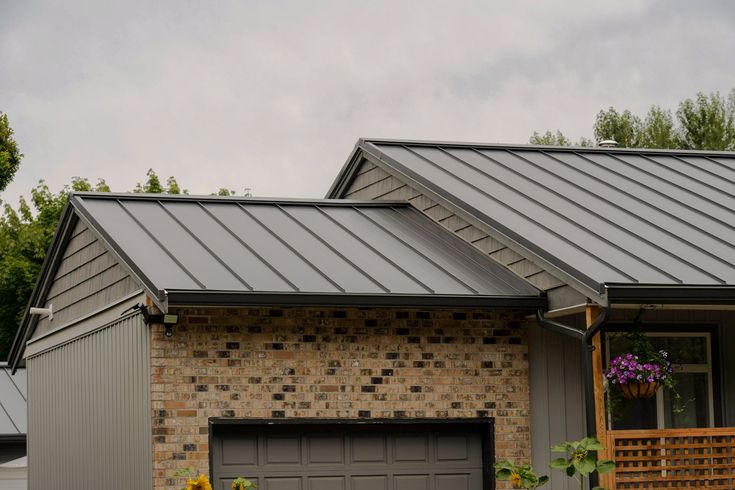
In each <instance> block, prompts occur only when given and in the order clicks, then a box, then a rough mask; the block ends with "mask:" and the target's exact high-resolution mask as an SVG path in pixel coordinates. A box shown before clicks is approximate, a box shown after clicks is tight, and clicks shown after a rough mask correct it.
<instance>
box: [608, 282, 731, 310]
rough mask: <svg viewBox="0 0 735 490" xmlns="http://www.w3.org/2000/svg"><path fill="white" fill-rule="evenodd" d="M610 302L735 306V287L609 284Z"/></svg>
mask: <svg viewBox="0 0 735 490" xmlns="http://www.w3.org/2000/svg"><path fill="white" fill-rule="evenodd" d="M605 289H606V291H607V297H608V303H609V304H672V305H735V286H730V285H693V286H689V285H685V286H681V285H670V286H669V285H661V284H606V285H605Z"/></svg>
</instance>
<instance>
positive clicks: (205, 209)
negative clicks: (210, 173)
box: [197, 201, 299, 291]
mask: <svg viewBox="0 0 735 490" xmlns="http://www.w3.org/2000/svg"><path fill="white" fill-rule="evenodd" d="M197 204H198V205H199V207H200V208H201V209H202V210H203V211H204V212H205V213H206V214H207V216H209V217H210V218H212V220H213V221H214V222H215V223H217V224H218V225H219V226H220V227H221V228H222V229H223V230H225V231H226V232H227V233H228V234H229V235H230V236H231V237H232V238H234V239H235V240H236V241H237V243H239V244H240V245H241V246H243V247H244V248H245V249H246V250H247V251H248V252H250V253H251V254H253V256H254V257H255V258H256V259H258V260H260V262H261V263H262V264H263V265H264V266H265V267H267V268H268V269H270V270H271V271H272V272H273V273H274V274H275V275H277V276H278V277H279V278H280V279H281V280H283V281H284V282H285V283H286V284H288V285H289V286H290V287H291V289H293V290H295V291H299V287H298V286H296V285H295V284H294V283H292V282H291V281H290V280H289V279H288V278H287V277H286V276H285V275H283V274H282V273H281V272H280V271H279V270H278V269H276V267H275V266H274V265H273V264H271V263H270V262H268V261H267V260H265V259H264V258H263V257H262V256H261V255H260V254H259V253H258V252H256V251H255V249H253V247H251V246H250V245H248V244H247V243H246V242H245V240H243V239H242V238H240V237H239V236H238V235H237V233H235V232H234V231H233V230H232V229H230V227H229V226H227V225H226V224H225V223H224V222H223V221H222V220H221V219H219V218H218V217H217V216H216V215H215V214H214V213H213V212H212V211H210V210H209V209H208V208H207V206H206V204H205V203H203V202H201V201H197ZM238 207H239V208H240V210H242V211H244V212H245V214H246V215H247V216H249V217H250V218H251V219H253V221H255V222H256V223H258V224H259V225H260V226H262V227H263V229H264V230H265V231H266V232H267V233H271V234H272V232H271V231H270V229H268V228H267V227H266V226H265V225H263V224H262V223H261V222H260V221H258V220H257V219H255V218H254V217H253V216H252V215H251V214H250V213H249V212H247V211H246V210H245V209H244V208H243V207H242V205H241V204H238ZM250 289H251V290H253V288H250Z"/></svg>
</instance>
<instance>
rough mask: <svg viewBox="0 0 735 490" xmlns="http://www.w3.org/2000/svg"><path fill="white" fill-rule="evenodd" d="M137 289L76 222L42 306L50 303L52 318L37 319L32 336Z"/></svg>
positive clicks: (121, 269) (106, 252) (80, 224)
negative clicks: (52, 311) (50, 319)
mask: <svg viewBox="0 0 735 490" xmlns="http://www.w3.org/2000/svg"><path fill="white" fill-rule="evenodd" d="M138 288H139V286H137V285H136V284H135V281H134V280H133V278H132V277H130V276H129V275H128V273H127V272H126V271H125V270H124V269H123V268H122V266H120V264H119V263H118V262H117V261H116V260H115V258H114V257H113V256H112V254H110V253H109V252H108V251H107V250H106V248H105V246H104V245H103V244H102V243H101V242H100V241H99V240H97V238H95V236H94V234H93V233H92V231H91V230H89V229H88V228H87V227H86V226H85V225H84V223H82V222H81V221H79V222H78V223H77V225H76V227H75V228H74V231H73V232H72V238H71V239H70V240H69V243H68V245H67V247H66V250H64V253H63V255H62V259H61V263H60V264H59V268H58V270H57V271H56V275H55V276H54V281H53V283H52V285H51V288H50V289H49V292H48V295H47V297H46V303H45V306H46V307H48V306H49V305H53V310H54V319H53V321H49V319H48V318H46V317H44V318H42V319H40V320H39V322H38V325H37V326H36V330H35V332H34V334H33V337H32V338H35V337H38V336H40V335H43V334H45V333H47V332H49V331H50V330H53V329H54V328H56V327H58V326H60V325H64V324H66V323H68V322H70V321H72V320H76V319H78V318H81V317H83V316H84V315H86V314H88V313H91V312H93V311H95V310H98V309H99V308H101V307H103V306H105V305H108V304H110V303H112V302H114V301H115V300H118V299H120V298H123V297H125V296H127V295H128V294H130V293H132V292H134V291H135V290H137V289H138Z"/></svg>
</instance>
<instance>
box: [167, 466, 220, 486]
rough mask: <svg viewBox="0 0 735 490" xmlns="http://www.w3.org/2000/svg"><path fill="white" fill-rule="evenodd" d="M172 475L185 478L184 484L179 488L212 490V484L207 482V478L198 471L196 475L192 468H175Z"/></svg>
mask: <svg viewBox="0 0 735 490" xmlns="http://www.w3.org/2000/svg"><path fill="white" fill-rule="evenodd" d="M174 476H175V477H178V478H182V477H183V478H186V479H187V480H186V485H185V486H184V487H182V488H181V490H212V484H211V483H209V478H207V476H206V475H204V474H203V473H200V474H199V476H198V477H197V472H196V471H195V470H194V468H184V469H181V470H176V471H174ZM195 477H196V478H195Z"/></svg>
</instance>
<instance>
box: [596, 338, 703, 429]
mask: <svg viewBox="0 0 735 490" xmlns="http://www.w3.org/2000/svg"><path fill="white" fill-rule="evenodd" d="M646 335H648V336H649V337H650V339H651V343H652V344H653V347H654V348H655V349H656V350H664V351H666V352H668V353H669V359H671V361H672V362H674V368H675V369H676V380H677V391H678V392H679V394H680V395H681V399H680V400H676V399H675V398H674V395H673V393H672V391H671V390H667V389H660V390H658V392H657V393H656V395H655V396H654V397H653V398H650V399H641V400H625V399H622V397H613V400H614V401H613V404H614V405H615V406H614V407H613V414H609V415H608V417H610V420H609V421H608V422H609V424H610V427H612V428H613V429H664V428H665V429H684V428H692V427H714V402H713V383H712V355H711V352H712V346H711V338H710V334H709V333H698V332H686V333H679V332H676V333H674V332H649V333H647V334H646ZM606 339H607V342H606V347H607V359H608V362H609V360H610V359H612V358H614V357H615V356H617V355H618V354H622V353H624V352H625V350H626V349H625V345H624V344H625V339H624V338H623V337H622V336H621V335H617V334H614V333H613V334H608V336H607V338H606Z"/></svg>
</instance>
